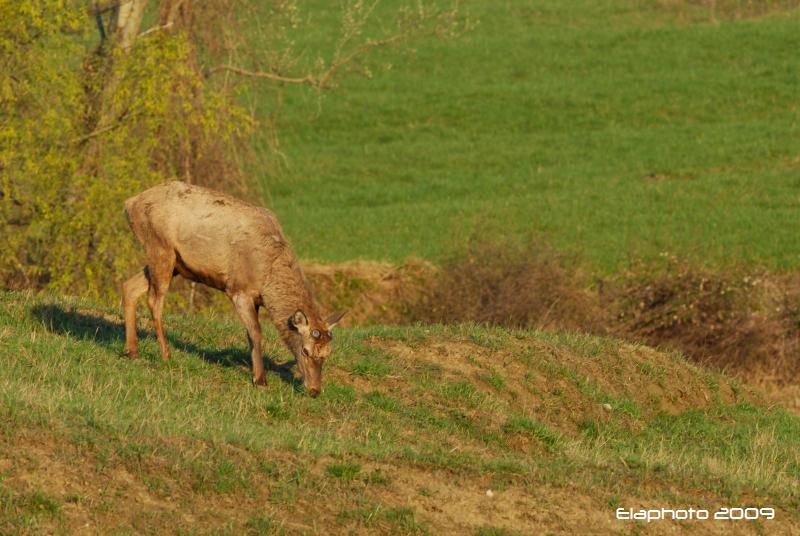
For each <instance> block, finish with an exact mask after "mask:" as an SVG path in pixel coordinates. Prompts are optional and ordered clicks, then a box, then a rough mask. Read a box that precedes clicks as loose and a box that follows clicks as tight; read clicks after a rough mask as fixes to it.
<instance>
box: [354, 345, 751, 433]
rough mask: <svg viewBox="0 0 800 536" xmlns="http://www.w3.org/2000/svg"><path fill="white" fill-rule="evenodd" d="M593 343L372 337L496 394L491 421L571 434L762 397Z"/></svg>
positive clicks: (675, 358)
mask: <svg viewBox="0 0 800 536" xmlns="http://www.w3.org/2000/svg"><path fill="white" fill-rule="evenodd" d="M592 340H594V341H599V339H590V338H580V337H572V338H571V337H569V336H560V337H559V336H554V337H553V339H552V342H543V341H540V340H531V339H522V340H520V347H514V346H503V347H496V346H494V347H486V346H484V345H481V344H477V343H474V342H470V341H458V340H453V339H452V338H447V339H436V338H432V339H429V340H426V341H424V342H416V343H413V342H408V341H399V340H393V339H390V340H384V339H381V338H374V339H373V341H372V343H373V344H374V345H375V346H376V347H378V348H380V349H382V350H384V351H387V352H389V353H391V354H393V355H394V356H397V357H398V358H400V359H401V360H402V361H404V362H405V363H407V364H408V365H407V366H408V367H409V368H414V367H416V366H418V365H417V364H419V363H424V364H425V366H426V367H428V369H429V370H432V371H433V372H434V373H435V374H437V375H438V376H440V377H441V379H442V380H445V381H450V382H451V383H452V382H456V383H457V382H467V383H470V384H474V385H478V386H480V387H481V390H482V391H483V392H484V393H491V397H492V398H493V399H494V401H495V402H494V403H488V402H487V403H486V404H484V405H481V407H480V411H484V412H486V413H487V415H489V416H490V418H491V419H495V420H496V419H497V418H500V416H501V415H507V414H509V413H511V414H517V415H522V416H530V417H535V419H536V420H537V421H539V422H543V423H545V424H547V426H548V427H551V428H553V429H555V430H560V431H562V432H566V433H573V432H575V431H576V430H578V429H579V428H580V427H583V426H586V425H587V423H592V422H594V423H598V424H600V423H604V422H607V421H609V420H610V419H611V418H614V417H616V418H620V419H622V420H624V421H625V422H626V425H627V426H629V427H631V428H634V429H638V428H640V427H641V426H643V425H644V423H645V422H647V421H649V420H650V419H651V418H652V417H653V416H654V415H656V414H658V413H665V414H670V415H677V414H679V413H681V412H684V411H686V410H689V409H697V408H704V407H706V406H708V405H709V404H715V403H724V404H730V403H736V402H742V401H754V400H757V399H758V395H756V394H754V392H753V391H752V390H750V389H747V388H744V387H742V386H741V385H739V383H738V382H736V381H735V380H731V379H728V378H725V377H722V376H717V375H712V374H710V373H708V372H707V371H705V370H703V369H702V368H700V367H697V366H695V365H693V364H691V363H689V362H687V361H686V360H685V359H684V358H682V357H680V356H679V355H677V354H668V353H663V352H659V351H656V350H653V349H652V348H649V347H646V346H641V345H635V344H629V343H624V342H622V341H616V342H614V341H611V342H604V343H603V345H602V346H598V347H592V346H591V343H589V341H592ZM600 356H602V358H601V357H600ZM393 380H397V381H391V382H388V383H387V385H389V386H392V389H393V390H394V391H408V392H410V391H411V390H413V386H411V385H402V380H399V379H397V378H394V379H393ZM345 381H347V380H345ZM398 381H399V382H400V383H401V384H398ZM356 387H357V388H358V386H357V385H356ZM365 388H366V389H374V385H371V384H365ZM409 396H410V395H409Z"/></svg>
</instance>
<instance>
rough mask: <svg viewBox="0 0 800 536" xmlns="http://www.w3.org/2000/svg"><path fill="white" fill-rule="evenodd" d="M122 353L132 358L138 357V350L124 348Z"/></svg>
mask: <svg viewBox="0 0 800 536" xmlns="http://www.w3.org/2000/svg"><path fill="white" fill-rule="evenodd" d="M122 355H123V356H125V357H127V358H128V359H132V360H135V359H139V350H128V349H126V350H125V351H124V352H122Z"/></svg>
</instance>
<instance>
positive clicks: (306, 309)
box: [261, 254, 320, 341]
mask: <svg viewBox="0 0 800 536" xmlns="http://www.w3.org/2000/svg"><path fill="white" fill-rule="evenodd" d="M261 297H262V300H263V302H264V307H265V308H266V309H267V311H269V316H270V318H271V319H272V322H273V324H275V327H276V328H277V329H278V332H279V333H280V334H281V337H282V338H283V339H284V341H286V340H287V338H289V337H290V336H291V331H289V327H288V324H287V322H288V320H289V317H291V316H292V315H293V314H294V313H295V312H296V311H298V310H299V311H303V313H304V314H305V315H306V317H307V318H308V319H309V321H311V322H314V323H319V320H320V314H319V309H318V307H317V304H316V302H315V301H314V299H313V297H312V296H311V291H310V290H309V288H308V283H307V282H306V280H305V277H304V276H303V272H302V270H301V269H300V265H299V264H298V263H297V260H296V259H295V258H294V256H293V255H291V254H288V255H282V256H281V257H279V258H278V259H277V260H276V261H275V264H273V267H272V273H271V275H270V278H269V281H268V282H267V284H266V285H265V286H264V288H263V289H262V291H261Z"/></svg>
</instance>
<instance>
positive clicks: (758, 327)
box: [610, 260, 800, 379]
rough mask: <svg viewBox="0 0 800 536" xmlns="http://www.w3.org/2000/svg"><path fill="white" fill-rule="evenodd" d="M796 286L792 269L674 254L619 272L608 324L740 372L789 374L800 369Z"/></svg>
mask: <svg viewBox="0 0 800 536" xmlns="http://www.w3.org/2000/svg"><path fill="white" fill-rule="evenodd" d="M798 289H800V285H798V280H797V277H793V278H787V277H779V276H774V275H770V274H768V273H766V272H763V271H762V272H752V271H746V270H743V269H731V270H730V271H727V272H719V271H711V270H708V269H704V268H699V267H697V266H695V265H692V264H690V263H687V262H679V261H674V260H673V261H671V262H670V264H669V266H668V267H667V269H666V270H664V271H660V272H649V271H646V270H645V271H644V272H642V273H639V274H638V275H635V276H634V275H631V274H629V275H627V276H623V278H622V283H621V284H620V285H619V287H618V288H617V289H616V290H614V291H613V292H612V297H611V300H612V302H613V303H612V307H613V309H615V310H616V311H617V319H616V321H615V322H614V323H613V324H612V325H611V326H610V330H611V331H612V332H613V333H615V334H616V335H618V336H622V337H625V338H629V339H635V340H640V341H643V342H646V343H648V344H651V345H655V346H670V347H673V348H676V349H678V350H680V351H682V352H683V353H685V354H686V355H688V356H690V357H691V358H693V359H694V360H696V361H699V362H702V363H705V364H712V365H715V366H719V367H722V368H730V369H734V370H736V371H737V372H741V373H745V374H746V375H755V376H759V377H771V378H773V379H781V378H791V377H795V376H796V374H797V372H799V371H800V360H798V359H797V353H798V350H799V349H800V346H799V345H798V342H800V330H798V322H797V318H798V306H797V303H798V300H797V298H798V297H800V296H798V295H800V291H798Z"/></svg>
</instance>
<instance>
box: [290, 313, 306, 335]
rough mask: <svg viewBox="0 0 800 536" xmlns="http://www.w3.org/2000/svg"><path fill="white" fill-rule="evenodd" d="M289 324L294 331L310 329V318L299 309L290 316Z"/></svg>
mask: <svg viewBox="0 0 800 536" xmlns="http://www.w3.org/2000/svg"><path fill="white" fill-rule="evenodd" d="M287 324H288V325H289V329H291V330H292V331H303V330H307V329H308V318H306V315H305V314H304V313H303V311H301V310H300V309H298V310H297V311H295V313H294V314H293V315H292V316H290V317H289V321H288V322H287Z"/></svg>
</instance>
